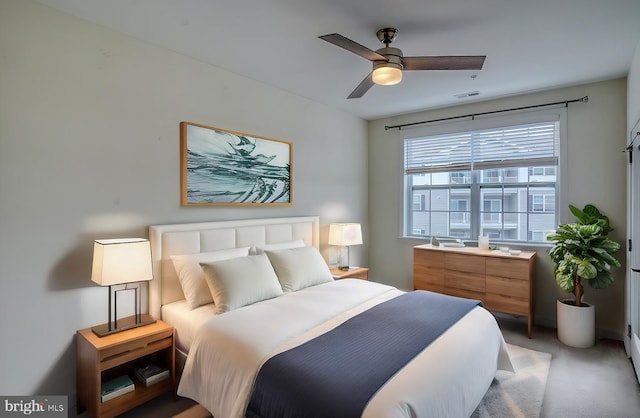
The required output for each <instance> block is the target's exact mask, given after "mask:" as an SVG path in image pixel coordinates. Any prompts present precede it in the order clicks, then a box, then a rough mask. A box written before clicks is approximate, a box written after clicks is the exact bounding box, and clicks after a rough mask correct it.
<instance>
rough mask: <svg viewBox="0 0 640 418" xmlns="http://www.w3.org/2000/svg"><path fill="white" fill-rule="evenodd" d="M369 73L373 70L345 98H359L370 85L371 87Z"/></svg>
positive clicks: (371, 82)
mask: <svg viewBox="0 0 640 418" xmlns="http://www.w3.org/2000/svg"><path fill="white" fill-rule="evenodd" d="M371 74H373V71H372V72H370V73H369V75H368V76H366V77H365V78H364V80H362V81H361V82H360V84H358V87H356V88H355V89H354V90H353V91H352V92H351V94H350V95H349V96H348V97H347V99H359V98H361V97H362V96H364V94H365V93H366V92H367V91H369V89H370V88H371V87H373V78H372V77H371Z"/></svg>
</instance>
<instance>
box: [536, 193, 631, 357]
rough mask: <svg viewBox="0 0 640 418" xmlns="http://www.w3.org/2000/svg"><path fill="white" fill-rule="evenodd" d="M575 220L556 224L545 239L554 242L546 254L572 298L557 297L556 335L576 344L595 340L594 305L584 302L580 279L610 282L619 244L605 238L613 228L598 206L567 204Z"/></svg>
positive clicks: (603, 284) (600, 283) (599, 285)
mask: <svg viewBox="0 0 640 418" xmlns="http://www.w3.org/2000/svg"><path fill="white" fill-rule="evenodd" d="M569 210H570V211H571V213H572V214H573V215H574V216H575V217H576V219H577V222H576V223H570V224H562V225H558V229H557V230H556V231H555V233H553V234H550V235H549V236H547V240H549V241H553V242H554V243H555V244H554V246H553V248H551V251H549V256H550V257H551V261H553V262H554V263H555V270H554V273H555V276H556V282H557V283H558V286H560V288H561V289H562V290H564V291H566V292H571V293H573V295H574V299H564V300H558V301H557V308H558V312H557V315H558V339H559V340H560V341H561V342H562V343H563V344H565V345H568V346H571V347H577V348H586V347H591V346H593V345H594V344H595V306H594V305H592V304H589V303H587V302H584V301H583V300H582V296H583V294H584V288H583V282H586V283H588V284H589V286H591V287H592V288H594V289H603V288H606V287H609V286H610V285H611V284H612V283H613V276H612V275H611V267H620V262H619V261H618V260H616V258H615V257H614V256H613V254H615V253H616V252H617V251H618V250H619V249H620V244H618V243H617V242H615V241H612V240H610V239H608V238H607V235H608V234H609V232H610V231H612V229H611V227H610V226H609V218H607V217H606V216H604V215H603V214H602V213H600V211H599V210H598V208H596V207H595V206H593V205H586V206H585V207H584V209H582V210H580V209H579V208H577V207H575V206H573V205H569Z"/></svg>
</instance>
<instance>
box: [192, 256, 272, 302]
mask: <svg viewBox="0 0 640 418" xmlns="http://www.w3.org/2000/svg"><path fill="white" fill-rule="evenodd" d="M200 265H201V266H202V269H203V270H204V273H205V279H206V282H207V285H208V286H209V290H210V291H211V295H212V296H213V302H214V303H215V304H216V313H223V312H228V311H231V310H234V309H237V308H240V307H242V306H246V305H251V304H252V303H256V302H259V301H261V300H266V299H271V298H275V297H277V296H281V295H282V288H281V287H280V283H279V282H278V277H277V276H276V273H275V271H273V267H272V266H271V263H270V262H269V259H268V258H267V256H266V255H265V254H260V255H250V256H247V257H241V258H234V259H231V260H223V261H216V262H212V263H200Z"/></svg>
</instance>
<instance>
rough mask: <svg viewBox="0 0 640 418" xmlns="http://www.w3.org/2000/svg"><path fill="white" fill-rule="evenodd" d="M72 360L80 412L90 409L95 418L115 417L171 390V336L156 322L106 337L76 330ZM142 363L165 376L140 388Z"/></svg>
mask: <svg viewBox="0 0 640 418" xmlns="http://www.w3.org/2000/svg"><path fill="white" fill-rule="evenodd" d="M76 356H77V358H76V367H77V370H76V371H77V379H76V381H77V394H78V412H79V413H80V412H82V411H84V410H85V409H88V411H89V414H90V415H91V416H92V417H94V418H111V417H115V416H117V415H120V414H122V413H124V412H126V411H128V410H130V409H132V408H134V407H136V406H138V405H141V404H143V403H145V402H147V401H149V400H151V399H153V398H155V397H156V396H159V395H162V394H164V393H167V392H170V391H172V390H174V388H175V342H174V331H173V327H172V326H170V325H169V324H167V323H165V322H163V321H160V320H158V321H156V322H155V323H153V324H151V325H146V326H142V327H137V328H132V329H129V330H126V331H123V332H119V333H115V334H109V335H106V336H104V337H98V336H97V335H96V334H95V333H94V332H93V331H92V329H91V328H86V329H82V330H79V331H78V332H77V333H76ZM146 364H159V365H162V366H163V367H164V368H165V369H166V370H167V371H166V372H164V373H165V376H166V377H164V378H162V379H158V380H156V381H155V383H153V384H147V385H145V384H143V383H138V382H137V380H138V379H137V378H135V379H134V377H135V376H136V368H137V367H140V365H146ZM159 373H163V372H159ZM114 379H115V380H114ZM120 381H124V382H125V384H121V383H120ZM128 382H130V384H129V383H128ZM110 386H113V388H112V389H113V390H111V389H110ZM118 388H120V389H118ZM104 390H107V392H106V393H104V392H103V391H104Z"/></svg>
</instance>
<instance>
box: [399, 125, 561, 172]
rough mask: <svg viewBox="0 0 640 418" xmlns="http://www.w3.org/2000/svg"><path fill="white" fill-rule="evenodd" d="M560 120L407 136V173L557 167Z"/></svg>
mask: <svg viewBox="0 0 640 418" xmlns="http://www.w3.org/2000/svg"><path fill="white" fill-rule="evenodd" d="M559 125H560V124H559V122H558V121H549V122H536V123H527V124H521V125H513V126H506V127H491V128H486V129H478V130H467V131H463V132H454V133H445V134H438V135H430V136H422V137H417V138H406V139H405V149H404V152H405V155H404V167H405V174H419V173H434V172H443V171H468V170H482V169H488V168H498V167H516V166H517V167H534V166H554V165H557V164H558V155H559V148H560V133H559Z"/></svg>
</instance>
